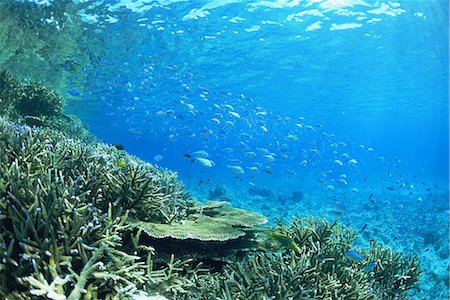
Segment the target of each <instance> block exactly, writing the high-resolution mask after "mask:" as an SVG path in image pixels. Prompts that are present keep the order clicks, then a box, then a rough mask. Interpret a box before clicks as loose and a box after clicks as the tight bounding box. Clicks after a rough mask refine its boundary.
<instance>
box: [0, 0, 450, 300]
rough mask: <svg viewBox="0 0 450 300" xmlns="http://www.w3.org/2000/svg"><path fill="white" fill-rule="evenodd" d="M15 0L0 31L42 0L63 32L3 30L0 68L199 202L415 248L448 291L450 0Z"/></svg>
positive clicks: (430, 290)
mask: <svg viewBox="0 0 450 300" xmlns="http://www.w3.org/2000/svg"><path fill="white" fill-rule="evenodd" d="M2 2H4V4H3V5H4V6H5V7H7V6H8V5H9V7H16V6H17V7H20V8H21V9H20V10H18V9H17V10H14V11H16V13H17V15H16V16H14V15H13V14H11V13H10V12H8V13H5V12H4V11H7V10H6V9H5V10H4V11H3V20H4V21H0V25H1V28H3V29H2V30H3V31H0V32H6V29H4V28H8V26H11V24H15V23H14V22H16V21H14V20H17V19H15V18H16V17H17V16H19V15H20V13H25V14H27V12H30V14H29V15H28V18H29V19H28V20H34V21H33V22H38V23H39V24H40V25H39V26H36V27H35V28H38V29H39V28H40V29H41V30H42V31H43V33H42V34H41V36H46V34H47V35H48V37H49V38H48V42H47V43H48V44H46V45H43V43H41V44H39V43H37V42H36V41H34V40H33V38H30V39H29V40H28V41H27V39H26V38H24V36H25V34H24V35H23V36H19V35H17V37H16V40H17V44H18V45H19V46H17V47H15V46H13V44H12V43H9V44H7V43H6V42H1V43H0V46H2V47H4V49H5V50H4V51H2V50H0V66H2V68H7V69H9V70H10V71H11V72H13V73H14V74H15V75H16V76H18V77H20V78H22V79H32V80H44V81H46V82H48V83H49V84H50V85H52V86H53V87H54V88H55V89H57V90H58V91H59V92H60V93H61V94H62V96H63V97H64V99H65V104H64V112H65V113H66V114H70V115H74V116H76V117H77V118H79V119H80V120H81V121H82V122H83V123H84V124H86V125H87V127H88V128H89V130H90V131H91V132H92V133H94V135H95V136H96V137H97V138H99V139H100V140H101V141H103V142H105V143H108V144H111V145H116V147H118V148H121V147H122V146H123V148H124V150H125V151H127V152H128V153H131V154H133V155H135V156H137V157H139V158H140V159H143V160H145V161H147V162H150V163H152V164H154V165H157V166H160V167H163V168H167V169H170V170H173V171H175V172H177V173H178V176H179V178H180V179H181V180H182V182H183V183H184V184H185V185H186V187H187V190H188V191H189V192H190V193H192V194H193V195H195V197H196V198H197V199H199V200H200V201H203V202H205V201H207V200H226V201H229V202H230V203H231V204H232V205H233V206H235V207H239V208H243V209H247V210H252V211H257V212H259V213H261V214H263V215H265V216H267V218H268V219H269V225H274V224H276V222H277V220H279V219H280V218H281V219H282V220H283V221H289V220H291V219H292V218H293V216H297V215H300V216H317V217H325V218H327V219H328V220H330V221H331V222H333V221H334V220H336V219H338V220H339V221H341V222H342V223H343V224H345V225H348V226H350V227H352V228H354V229H355V230H356V231H357V232H359V238H358V244H360V245H361V246H362V247H364V245H367V244H368V243H369V241H371V240H376V241H378V242H380V243H382V244H384V245H387V246H390V247H391V248H393V249H395V250H400V251H403V252H404V253H405V254H416V255H418V256H419V259H420V262H421V265H422V268H423V269H424V273H423V275H422V277H421V281H420V285H419V286H420V289H418V290H417V291H412V292H411V297H412V299H448V297H449V273H448V272H449V269H448V268H449V245H448V242H449V223H448V219H449V213H450V210H449V101H448V97H449V16H448V10H449V7H448V1H444V0H432V1H412V0H403V1H369V0H259V1H257V0H254V1H238V0H215V1H183V0H172V1H171V0H159V1H156V0H155V1H150V0H114V1H103V0H97V1H87V0H73V1H56V0H55V1H51V0H46V1H44V0H42V1H40V0H34V1H25V0H22V1H12V0H7V1H6V0H5V1H2ZM0 6H1V5H0ZM7 14H8V15H7ZM31 14H33V16H34V17H32V16H31ZM0 16H1V14H0ZM5 16H7V17H5ZM6 22H10V23H6ZM23 22H28V21H25V19H24V21H23ZM29 22H31V21H29ZM52 30H56V31H57V32H61V34H59V35H54V36H53V35H52V34H49V32H52ZM23 32H25V31H23ZM0 34H1V33H0ZM34 38H37V39H39V37H34ZM27 43H29V44H27ZM32 43H35V44H32ZM37 44H39V45H40V47H41V48H39V49H38V48H36V47H37V46H35V45H37ZM33 49H34V50H33ZM1 52H3V53H1ZM30 53H31V54H30Z"/></svg>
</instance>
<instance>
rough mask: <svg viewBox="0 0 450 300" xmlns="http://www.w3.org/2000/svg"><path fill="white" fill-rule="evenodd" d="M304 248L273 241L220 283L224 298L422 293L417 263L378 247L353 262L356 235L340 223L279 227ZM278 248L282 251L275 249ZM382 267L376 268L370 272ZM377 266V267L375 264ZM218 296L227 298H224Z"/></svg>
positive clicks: (392, 296) (227, 270)
mask: <svg viewBox="0 0 450 300" xmlns="http://www.w3.org/2000/svg"><path fill="white" fill-rule="evenodd" d="M276 231H277V232H281V233H283V234H285V235H286V236H290V237H291V238H292V239H293V240H294V241H295V242H296V244H298V245H299V246H300V249H299V250H298V251H297V250H295V251H294V250H288V249H283V248H279V249H278V250H279V251H275V250H276V248H274V245H271V241H270V240H268V241H267V242H268V249H272V250H271V251H270V250H268V249H267V250H266V251H265V252H261V253H258V254H251V255H249V256H247V257H246V258H245V259H244V260H243V261H241V262H238V263H236V264H230V265H228V266H227V267H226V268H225V272H224V273H223V274H221V275H219V276H218V277H216V278H215V280H217V281H218V282H217V284H218V285H220V287H221V288H220V290H221V292H217V291H214V292H211V296H213V295H214V297H218V298H220V299H267V298H270V299H403V298H405V299H406V298H407V294H406V293H404V292H405V291H407V290H409V289H412V288H416V287H417V284H418V278H419V275H420V273H421V269H420V267H419V264H418V261H417V258H416V257H414V258H411V257H409V258H406V259H405V258H402V255H401V253H398V252H393V251H391V250H390V249H387V248H382V247H380V246H378V245H377V244H376V243H372V244H371V245H370V248H369V249H368V250H365V251H363V250H361V253H362V254H363V255H364V259H363V260H361V261H353V260H351V259H348V258H347V257H346V256H345V255H344V254H345V252H346V251H348V249H350V248H351V245H352V242H353V240H354V238H355V237H356V233H355V232H354V231H353V230H351V229H349V228H346V227H344V226H342V225H341V224H339V223H334V224H330V223H328V222H327V221H325V220H320V219H313V218H305V219H301V218H295V219H294V220H293V221H292V223H291V225H290V226H289V227H288V226H286V225H284V224H281V223H280V224H279V225H278V226H277V228H276ZM275 247H279V245H278V246H275ZM371 262H376V266H374V267H373V268H372V267H371V268H367V265H368V264H369V265H370V264H371ZM371 266H372V265H371ZM218 295H221V296H220V297H219V296H218Z"/></svg>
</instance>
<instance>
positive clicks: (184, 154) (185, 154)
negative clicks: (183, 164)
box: [183, 153, 192, 158]
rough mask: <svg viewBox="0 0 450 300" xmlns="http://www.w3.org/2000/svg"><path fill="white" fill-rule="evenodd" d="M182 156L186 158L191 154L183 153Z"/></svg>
mask: <svg viewBox="0 0 450 300" xmlns="http://www.w3.org/2000/svg"><path fill="white" fill-rule="evenodd" d="M183 156H184V157H186V158H192V156H191V155H190V154H188V153H183Z"/></svg>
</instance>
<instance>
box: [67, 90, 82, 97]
mask: <svg viewBox="0 0 450 300" xmlns="http://www.w3.org/2000/svg"><path fill="white" fill-rule="evenodd" d="M67 92H68V93H69V94H70V95H72V96H74V97H79V96H81V93H80V92H79V91H78V90H76V89H71V90H68V91H67Z"/></svg>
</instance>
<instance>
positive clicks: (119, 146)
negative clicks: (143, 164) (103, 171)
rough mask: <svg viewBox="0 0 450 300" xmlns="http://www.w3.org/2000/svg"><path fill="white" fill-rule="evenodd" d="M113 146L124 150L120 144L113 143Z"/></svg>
mask: <svg viewBox="0 0 450 300" xmlns="http://www.w3.org/2000/svg"><path fill="white" fill-rule="evenodd" d="M113 147H114V148H116V149H117V150H125V147H124V146H123V145H122V144H113Z"/></svg>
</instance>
